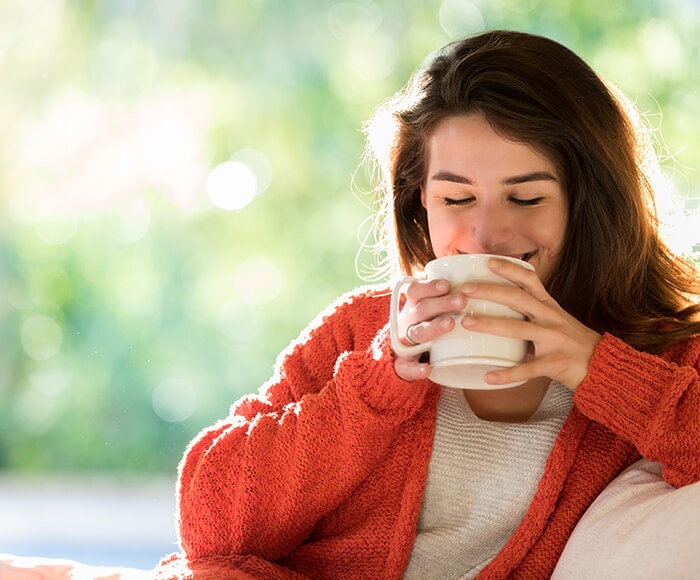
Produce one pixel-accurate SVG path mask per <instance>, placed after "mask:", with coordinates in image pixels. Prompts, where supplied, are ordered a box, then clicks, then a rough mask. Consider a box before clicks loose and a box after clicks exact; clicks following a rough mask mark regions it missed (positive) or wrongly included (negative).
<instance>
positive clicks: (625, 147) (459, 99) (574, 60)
mask: <svg viewBox="0 0 700 580" xmlns="http://www.w3.org/2000/svg"><path fill="white" fill-rule="evenodd" d="M475 112H478V113H481V114H483V115H484V116H485V117H486V119H487V120H488V121H489V123H490V124H491V125H492V126H493V128H494V129H495V130H496V131H499V132H501V133H502V134H503V135H505V136H507V137H509V138H510V139H514V140H517V141H519V142H522V143H526V144H528V145H530V146H532V147H533V148H535V149H537V150H538V151H540V152H541V153H543V154H544V155H546V156H547V157H548V158H549V159H550V160H552V162H553V163H554V164H555V165H556V166H557V168H558V170H559V173H560V175H562V176H563V179H564V182H563V189H564V192H565V195H566V197H567V202H568V228H567V232H566V239H565V241H564V247H563V251H562V254H561V257H560V263H559V265H558V267H557V269H556V271H555V272H554V274H553V275H552V277H551V279H550V280H548V282H547V286H548V288H547V289H548V291H549V292H550V294H551V295H552V296H553V297H554V298H555V300H557V302H558V303H559V304H560V305H561V306H562V307H563V308H564V309H566V310H567V311H568V312H569V313H570V314H572V315H573V316H575V317H576V318H577V319H578V320H580V321H581V322H582V323H584V324H586V325H587V326H589V327H591V328H593V329H595V330H596V331H598V332H606V331H607V332H610V333H612V334H614V335H617V336H619V337H620V338H622V339H623V340H625V341H626V342H628V343H629V344H631V345H632V346H635V347H636V348H639V349H641V350H645V351H648V352H654V353H658V352H661V351H663V350H664V349H665V348H666V347H667V346H668V345H669V344H671V343H673V342H675V341H677V340H679V339H681V338H684V337H687V336H690V335H692V334H696V333H698V332H700V305H699V304H698V296H700V281H699V277H698V271H697V269H696V268H695V266H694V265H693V264H691V263H690V262H687V261H685V260H683V259H681V258H679V257H678V256H676V255H674V254H673V253H672V252H671V251H670V250H669V249H668V248H667V246H666V245H665V244H664V242H663V241H662V239H661V237H660V235H659V231H658V226H659V224H658V219H657V216H656V212H655V209H654V198H655V196H654V189H653V187H652V183H651V173H650V172H651V170H652V169H653V167H654V164H656V168H657V169H658V163H657V162H656V156H655V155H654V154H653V146H652V143H651V140H650V139H649V135H648V133H647V132H645V129H644V127H643V125H642V124H641V123H639V122H638V119H636V118H635V116H634V108H633V107H632V105H631V103H630V102H629V101H627V100H626V98H625V97H624V96H623V95H622V94H621V93H619V92H618V91H617V90H616V89H614V88H613V87H612V86H611V85H609V84H608V83H606V82H605V81H604V80H603V79H601V78H600V77H599V76H598V75H597V74H596V73H595V72H594V71H593V70H592V69H591V68H590V67H589V66H588V65H587V64H586V63H585V62H584V61H583V60H582V59H581V58H580V57H579V56H577V55H576V54H575V53H574V52H572V51H571V50H569V49H568V48H566V47H564V46H562V45H561V44H559V43H557V42H554V41H552V40H550V39H547V38H544V37H541V36H536V35H532V34H526V33H521V32H511V31H492V32H487V33H484V34H481V35H478V36H474V37H471V38H467V39H464V40H462V41H459V42H456V43H453V44H451V45H448V46H447V47H445V49H443V51H441V52H440V53H438V55H437V56H436V57H435V58H434V59H433V60H432V62H430V64H429V65H428V66H427V67H426V68H424V69H423V70H421V71H418V72H417V73H416V74H415V75H414V76H413V77H412V78H411V80H410V81H409V83H408V85H407V86H406V88H405V89H404V91H402V92H401V93H399V94H397V95H396V96H395V97H394V98H392V99H390V100H389V101H388V102H387V103H386V104H384V105H383V106H382V107H380V108H379V109H378V110H377V112H376V113H375V115H374V117H373V119H372V120H371V121H370V123H368V125H367V137H368V151H367V153H368V158H369V159H370V160H371V161H373V162H374V163H375V164H376V166H377V167H378V168H379V176H378V177H379V179H380V190H381V193H382V194H383V199H384V207H383V210H382V213H383V216H382V219H383V220H384V222H383V226H384V229H385V234H384V235H385V241H386V242H387V248H388V247H391V246H392V245H394V246H395V255H394V256H393V261H392V260H391V259H390V260H389V266H391V265H394V266H396V268H397V269H400V270H401V271H403V272H404V273H415V272H416V271H419V270H422V268H423V266H424V265H425V264H426V263H427V262H428V261H429V260H431V259H433V258H434V257H435V255H434V253H433V249H432V246H431V244H430V237H429V232H428V221H427V214H426V211H425V209H424V208H423V206H422V204H421V200H420V190H421V187H422V185H423V184H424V180H425V177H426V164H427V153H428V152H427V142H428V138H429V137H430V135H431V133H432V131H433V130H434V128H435V127H436V125H437V124H438V123H439V122H440V121H441V120H443V119H445V118H446V117H449V116H454V115H467V114H470V113H475ZM650 162H651V165H650V166H649V167H647V164H649V163H650ZM650 168H651V169H650ZM385 249H386V248H385Z"/></svg>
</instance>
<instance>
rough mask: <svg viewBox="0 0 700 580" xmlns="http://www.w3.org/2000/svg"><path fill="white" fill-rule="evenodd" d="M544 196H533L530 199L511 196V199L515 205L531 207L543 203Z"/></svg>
mask: <svg viewBox="0 0 700 580" xmlns="http://www.w3.org/2000/svg"><path fill="white" fill-rule="evenodd" d="M543 199H544V197H532V198H529V199H521V198H518V197H511V198H510V201H511V202H512V203H514V204H515V205H519V206H523V207H529V206H533V205H539V204H540V203H542V200H543Z"/></svg>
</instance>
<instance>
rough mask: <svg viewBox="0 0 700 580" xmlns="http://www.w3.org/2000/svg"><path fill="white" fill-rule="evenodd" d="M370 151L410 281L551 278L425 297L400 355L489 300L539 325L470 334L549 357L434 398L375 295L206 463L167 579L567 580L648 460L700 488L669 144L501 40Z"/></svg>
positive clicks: (538, 43)
mask: <svg viewBox="0 0 700 580" xmlns="http://www.w3.org/2000/svg"><path fill="white" fill-rule="evenodd" d="M378 128H379V129H378ZM387 130H388V131H389V134H388V135H387V133H386V131H387ZM368 136H369V144H370V148H369V151H370V157H371V158H373V159H374V160H375V161H376V162H377V163H378V165H379V168H380V170H381V176H382V178H383V179H382V184H381V189H382V192H383V194H384V202H385V203H384V215H383V223H384V224H385V225H386V226H387V227H386V228H385V229H386V239H387V250H388V253H387V256H388V264H389V266H390V267H391V266H395V267H394V268H393V269H392V273H398V272H397V271H398V270H401V271H402V272H403V273H413V274H417V273H420V272H421V270H422V268H423V266H424V265H425V264H426V263H427V262H428V261H429V260H431V259H433V258H435V257H441V256H445V255H452V254H456V253H490V254H496V255H509V256H514V257H517V258H521V259H524V260H527V261H529V262H530V263H531V264H532V265H533V266H534V267H535V272H529V271H526V270H525V269H523V268H519V267H518V266H512V265H510V264H508V263H507V262H505V261H503V260H501V261H499V260H498V259H496V258H495V259H492V260H491V267H492V268H493V269H494V271H496V272H497V273H498V274H499V275H500V276H502V277H504V278H506V279H509V280H511V281H513V282H515V283H516V286H514V287H501V286H488V285H485V284H478V285H465V287H464V288H463V289H462V294H458V295H456V296H455V295H451V294H448V288H447V285H446V284H445V283H444V281H439V280H438V281H433V282H430V283H428V282H422V281H421V282H416V283H414V284H412V285H410V286H409V288H408V289H407V291H406V300H405V304H404V306H403V308H402V310H401V314H400V319H401V320H400V324H399V328H400V334H401V340H403V341H404V342H405V343H406V344H411V343H420V342H424V341H427V340H430V339H432V338H434V337H435V336H437V335H439V334H441V333H443V332H446V331H448V330H449V329H450V328H451V327H452V325H453V324H454V322H453V321H452V319H451V318H449V317H446V316H444V315H445V314H446V313H448V312H450V311H454V310H455V308H457V307H462V306H464V305H465V304H466V301H468V300H469V299H470V298H472V297H474V298H483V297H488V299H489V300H492V301H496V302H501V303H503V304H506V305H508V306H510V307H511V308H514V309H515V310H518V311H519V312H521V313H522V314H524V315H525V316H526V319H525V321H514V320H496V319H487V318H471V317H467V318H465V319H464V320H462V322H461V323H462V324H464V325H465V326H467V327H470V328H473V329H476V330H478V331H483V332H487V333H493V334H501V335H505V336H515V337H519V338H523V339H526V340H528V341H530V343H531V346H532V348H531V349H530V355H529V357H528V360H527V361H526V362H525V363H523V364H521V365H517V366H515V367H513V368H511V369H507V370H502V371H498V372H493V373H490V374H489V375H488V377H487V380H488V381H489V382H490V383H491V384H493V385H494V386H495V387H497V386H498V385H499V384H504V383H508V382H514V381H525V382H524V383H523V384H522V385H521V386H519V387H516V388H511V389H497V388H496V389H494V390H489V391H469V390H464V391H462V390H456V389H448V388H445V387H440V386H439V385H436V384H435V383H432V382H431V381H430V380H429V375H430V367H429V365H427V364H426V363H425V362H423V361H422V360H421V359H419V358H416V357H400V356H398V355H396V354H395V353H394V352H393V351H392V349H391V341H390V340H389V336H388V330H387V328H388V311H389V293H388V291H387V288H386V287H367V288H360V289H357V290H355V291H354V292H352V293H350V294H349V295H347V296H345V297H343V298H341V299H340V300H339V301H338V302H337V303H335V304H334V305H332V306H331V307H330V308H329V309H328V310H327V311H326V312H324V313H322V314H321V315H320V316H319V318H318V319H317V320H316V321H315V322H314V323H313V324H312V325H311V326H310V327H309V329H308V330H307V331H306V332H305V333H303V334H302V335H301V336H300V337H299V338H298V339H297V340H296V341H294V342H293V343H292V344H291V345H290V346H289V348H288V349H287V350H286V351H285V352H284V353H283V354H282V355H281V357H280V359H279V362H278V365H277V370H276V373H275V375H274V376H273V378H272V379H271V380H270V381H269V382H268V383H267V384H266V385H264V386H263V387H262V389H261V390H260V392H259V394H257V395H252V396H248V397H245V398H243V399H242V400H240V401H238V402H237V403H236V404H235V405H234V406H233V408H232V410H231V413H230V415H229V416H228V417H227V418H226V419H224V420H222V421H220V422H218V423H217V424H215V425H214V426H212V427H211V428H209V429H206V430H204V431H203V432H202V433H201V434H200V435H199V436H198V437H197V438H196V439H195V440H194V441H193V442H192V443H191V445H190V446H189V448H188V450H187V452H186V454H185V457H184V459H183V462H182V464H181V467H180V479H179V488H178V491H179V526H180V539H181V544H182V548H183V552H184V554H183V555H176V556H172V557H171V558H170V559H166V560H164V562H163V564H162V569H161V571H160V572H159V574H160V575H159V577H186V576H188V575H193V574H201V575H203V574H204V573H205V572H207V571H209V572H211V574H212V577H217V578H227V577H231V578H234V577H235V578H240V577H253V578H258V577H260V578H303V577H310V578H400V577H406V578H432V577H455V578H472V577H476V576H477V575H479V577H480V578H505V577H507V576H513V577H528V578H547V577H549V576H550V575H551V572H552V570H553V569H554V567H555V565H556V563H557V559H558V557H559V555H560V554H561V552H562V550H563V548H564V546H565V544H566V541H567V539H568V537H569V535H570V534H571V532H572V530H573V528H574V526H575V525H576V522H577V521H578V520H579V518H580V517H581V516H582V514H583V513H584V511H585V510H586V508H587V507H588V506H589V505H590V503H591V502H592V501H593V500H594V499H595V498H596V496H597V495H598V494H599V493H600V492H601V491H602V490H603V489H604V488H605V486H606V485H607V484H608V483H609V482H610V481H612V479H613V478H615V476H616V475H617V474H619V473H620V472H621V471H622V470H623V469H625V468H626V467H627V466H629V465H630V464H631V463H633V462H634V461H636V460H637V459H639V458H640V457H642V456H643V457H645V458H647V459H649V460H652V461H657V462H660V463H661V464H662V465H663V474H664V478H665V479H666V481H667V482H668V483H670V484H671V485H674V486H683V485H688V484H691V483H694V482H696V481H698V480H700V378H699V376H698V369H699V368H700V336H699V335H698V333H699V332H700V314H699V311H700V307H699V306H698V304H697V299H698V295H699V294H700V288H699V284H698V277H697V272H696V270H695V269H694V267H692V266H691V265H690V264H688V263H686V262H684V261H683V260H681V259H680V258H678V257H675V256H673V255H672V254H671V253H670V252H669V250H668V249H667V248H666V247H665V246H664V244H663V243H662V241H661V240H660V238H659V235H658V232H657V223H656V218H655V216H654V214H653V211H652V209H651V208H652V207H653V198H654V191H653V190H652V187H651V178H652V177H653V176H652V175H651V173H650V170H649V169H648V168H646V166H645V165H644V164H645V163H646V162H647V161H649V159H650V158H649V154H648V152H649V148H648V143H647V142H646V141H645V138H644V134H643V133H640V131H639V130H638V129H637V126H636V124H635V119H634V117H633V116H631V113H630V111H629V110H628V106H627V104H626V102H625V101H624V99H623V98H622V97H621V95H619V94H617V93H616V92H614V91H613V90H612V89H611V88H610V87H609V86H607V85H606V84H605V83H604V82H603V81H602V80H600V78H599V77H597V76H596V75H595V73H594V72H593V71H592V70H591V69H590V68H589V67H588V66H587V65H586V64H585V63H584V62H583V61H582V60H581V59H580V58H578V57H577V56H576V55H574V54H573V53H572V52H570V51H569V50H568V49H566V48H564V47H562V46H561V45H559V44H557V43H555V42H553V41H551V40H547V39H545V38H541V37H537V36H533V35H528V34H523V33H515V32H503V31H496V32H489V33H485V34H482V35H479V36H475V37H473V38H468V39H465V40H463V41H461V42H458V43H455V44H453V45H451V46H449V47H447V48H446V50H444V51H443V52H442V53H441V54H439V55H438V56H437V57H436V58H435V59H434V60H433V61H432V62H431V63H430V64H429V66H427V68H425V69H424V70H422V71H420V72H419V73H417V74H416V75H415V76H414V77H413V78H412V80H411V82H410V83H409V85H408V86H407V88H406V90H405V91H403V92H402V93H401V94H399V95H397V96H396V97H395V98H394V99H392V100H391V101H389V102H388V103H387V104H386V105H385V106H384V107H382V108H380V110H379V111H378V112H377V114H376V116H375V118H374V120H373V122H372V123H370V124H369V126H368ZM392 246H393V247H395V251H394V252H391V251H389V248H390V247H392ZM246 574H248V576H246ZM198 577H203V576H198Z"/></svg>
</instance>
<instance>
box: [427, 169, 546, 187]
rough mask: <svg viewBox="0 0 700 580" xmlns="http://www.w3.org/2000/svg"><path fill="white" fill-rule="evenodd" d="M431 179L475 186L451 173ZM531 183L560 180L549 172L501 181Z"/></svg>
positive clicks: (440, 174)
mask: <svg viewBox="0 0 700 580" xmlns="http://www.w3.org/2000/svg"><path fill="white" fill-rule="evenodd" d="M430 179H431V180H432V181H450V182H452V183H463V184H465V185H474V182H473V181H472V180H471V179H469V178H468V177H464V176H462V175H457V174H456V173H452V172H450V171H438V172H437V173H436V174H434V175H433V176H432V177H431V178H430ZM531 181H558V179H557V178H556V177H555V176H554V175H552V174H551V173H549V172H548V171H533V172H531V173H523V174H522V175H513V176H511V177H506V178H505V179H504V180H503V181H501V185H518V184H519V183H529V182H531Z"/></svg>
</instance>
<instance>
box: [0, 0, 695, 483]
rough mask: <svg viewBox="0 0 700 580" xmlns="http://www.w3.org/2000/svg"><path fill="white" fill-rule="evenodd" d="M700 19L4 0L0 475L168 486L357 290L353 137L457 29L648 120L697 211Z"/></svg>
mask: <svg viewBox="0 0 700 580" xmlns="http://www.w3.org/2000/svg"><path fill="white" fill-rule="evenodd" d="M699 24H700V14H699V9H698V5H697V3H694V2H691V0H675V1H673V0H665V1H660V2H658V1H655V0H621V1H620V2H615V3H610V2H603V1H602V0H591V1H589V2H585V3H584V2H574V1H573V0H551V1H549V2H546V1H544V0H488V1H487V0H480V1H479V0H474V1H472V2H469V1H467V0H444V1H442V2H438V1H436V0H420V1H419V0H400V1H399V0H377V1H375V2H373V1H370V0H356V1H343V2H331V1H329V0H321V1H318V0H313V1H312V0H292V1H287V0H234V1H230V0H226V1H224V0H212V1H210V2H209V1H208V2H196V1H195V0H177V1H170V0H167V1H166V0H154V1H152V2H136V1H133V0H122V1H117V0H72V1H71V0H4V1H3V3H2V4H0V38H2V39H3V42H2V44H1V45H0V83H1V86H2V90H1V91H0V132H1V134H2V136H3V139H2V143H1V144H0V337H2V345H3V348H2V349H1V350H0V397H1V400H2V405H0V468H3V469H14V470H38V471H58V470H129V471H141V472H146V471H151V472H155V471H166V472H172V471H173V470H174V469H175V466H176V464H177V461H178V460H179V458H180V456H181V454H182V451H183V449H184V447H185V445H186V443H187V441H189V439H190V438H191V437H193V436H194V435H195V434H196V432H197V431H198V430H199V429H201V428H203V427H204V426H206V425H208V424H210V423H211V422H213V421H214V420H215V419H217V418H219V417H221V416H223V415H225V413H226V411H227V408H228V406H229V405H230V404H231V403H232V402H233V401H234V400H236V399H237V398H238V397H239V396H241V395H242V394H245V393H249V392H252V391H254V390H256V389H257V388H258V386H259V385H260V384H262V383H263V382H264V381H265V380H266V379H267V378H268V376H269V375H270V373H271V369H272V365H273V362H274V359H275V356H276V354H277V353H278V352H279V351H280V350H281V349H282V348H283V347H284V346H285V345H286V344H287V343H288V342H289V341H290V340H291V339H292V338H293V337H295V336H296V335H297V334H298V333H299V332H300V330H301V329H302V328H303V327H304V326H305V325H306V324H307V322H308V321H309V320H311V319H312V318H313V317H314V316H315V314H316V313H317V312H318V311H319V310H320V309H321V308H322V307H323V306H325V305H326V304H327V303H329V302H330V301H331V300H333V299H334V298H335V297H336V296H338V295H339V294H341V293H342V292H345V291H347V290H349V289H351V288H352V287H354V286H355V285H357V284H358V283H360V282H361V279H360V277H359V276H358V273H357V271H356V257H357V254H358V249H359V247H360V244H359V238H361V237H362V235H363V233H364V232H366V229H367V228H366V225H364V226H363V223H364V222H365V220H366V219H367V218H368V216H369V215H370V212H369V209H368V204H369V201H370V200H369V199H368V197H367V196H366V195H365V194H364V193H363V191H366V190H367V189H368V186H367V183H366V181H367V180H366V176H365V174H364V173H363V172H362V171H360V172H358V173H357V174H355V170H356V168H357V166H358V162H359V160H360V157H361V155H362V150H363V146H364V143H363V136H362V131H361V129H362V123H363V121H364V120H366V119H367V118H368V117H369V115H370V114H371V112H372V110H373V108H374V107H375V106H376V105H377V104H379V103H380V102H381V101H382V100H383V99H384V98H386V97H388V96H390V95H391V94H393V93H394V92H395V91H397V90H398V89H399V88H400V87H401V86H402V85H403V84H404V83H405V82H406V80H407V78H408V76H409V75H410V73H411V71H412V70H414V69H415V68H416V67H417V66H419V65H420V64H421V62H422V61H423V59H424V58H425V56H426V55H428V54H429V53H430V52H432V51H433V50H435V49H437V48H439V47H440V46H442V45H444V44H445V43H447V42H448V41H450V40H452V39H454V38H456V37H458V36H461V35H464V34H469V33H473V32H477V31H480V30H483V29H484V28H517V29H522V30H528V31H532V32H537V33H541V34H545V35H549V36H551V37H553V38H555V39H557V40H560V41H561V42H563V43H564V44H567V45H568V46H570V47H571V48H573V49H574V50H575V51H577V52H579V54H581V55H582V56H584V58H586V59H587V60H589V62H591V63H592V64H593V65H594V67H595V68H597V69H598V70H599V71H600V72H601V73H602V74H603V75H604V76H606V77H608V78H610V79H611V80H613V81H614V82H616V83H617V84H618V85H619V86H620V87H621V88H622V89H624V90H625V91H626V92H627V93H628V94H630V95H631V96H632V97H633V98H635V99H637V100H638V102H639V104H640V106H641V107H642V109H643V110H645V111H646V112H648V113H649V118H650V120H651V122H652V124H654V125H658V124H659V119H660V111H663V112H664V122H663V130H664V134H665V137H666V142H665V145H666V146H667V148H668V151H669V152H670V153H671V154H674V156H675V157H674V158H675V161H674V160H673V159H670V160H669V162H668V163H667V166H668V168H669V169H672V170H673V169H674V168H675V167H680V171H679V172H677V173H676V174H675V177H674V178H675V179H676V182H677V184H678V186H679V189H680V191H681V193H682V194H684V195H685V196H686V197H690V198H692V197H693V196H695V197H697V192H698V189H700V187H699V184H700V182H699V181H698V177H697V176H696V175H695V174H693V173H692V172H691V171H690V170H686V169H684V168H683V166H690V167H693V164H694V162H695V159H694V158H695V157H697V156H698V152H700V137H698V135H699V133H698V131H697V130H696V126H697V121H696V120H697V119H698V118H700V97H698V95H697V94H696V92H695V91H693V87H696V86H698V83H699V82H700V71H699V70H698V66H697V63H698V62H699V61H700V59H699V58H698V57H699V55H698V44H697V41H696V36H695V35H696V31H697V29H698V25H699ZM652 95H653V98H652ZM654 99H656V100H654ZM683 148H685V149H683ZM676 153H677V154H676ZM215 169H217V172H215V171H214V170H215ZM251 172H252V173H251ZM354 175H355V180H356V182H355V186H354V187H353V185H352V180H353V176H354ZM217 178H218V181H217ZM217 192H218V193H217ZM246 194H249V195H248V197H246ZM253 194H255V195H254V197H253ZM217 195H218V196H219V197H217ZM686 204H687V206H688V207H694V206H695V205H697V203H696V202H695V201H693V199H689V200H686ZM234 206H235V207H234ZM227 207H228V209H226V208H227ZM695 242H697V238H696V239H694V240H692V243H695ZM371 259H372V257H371V256H370V255H369V254H368V253H367V252H361V253H360V262H361V263H362V264H364V265H368V264H369V265H371Z"/></svg>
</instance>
